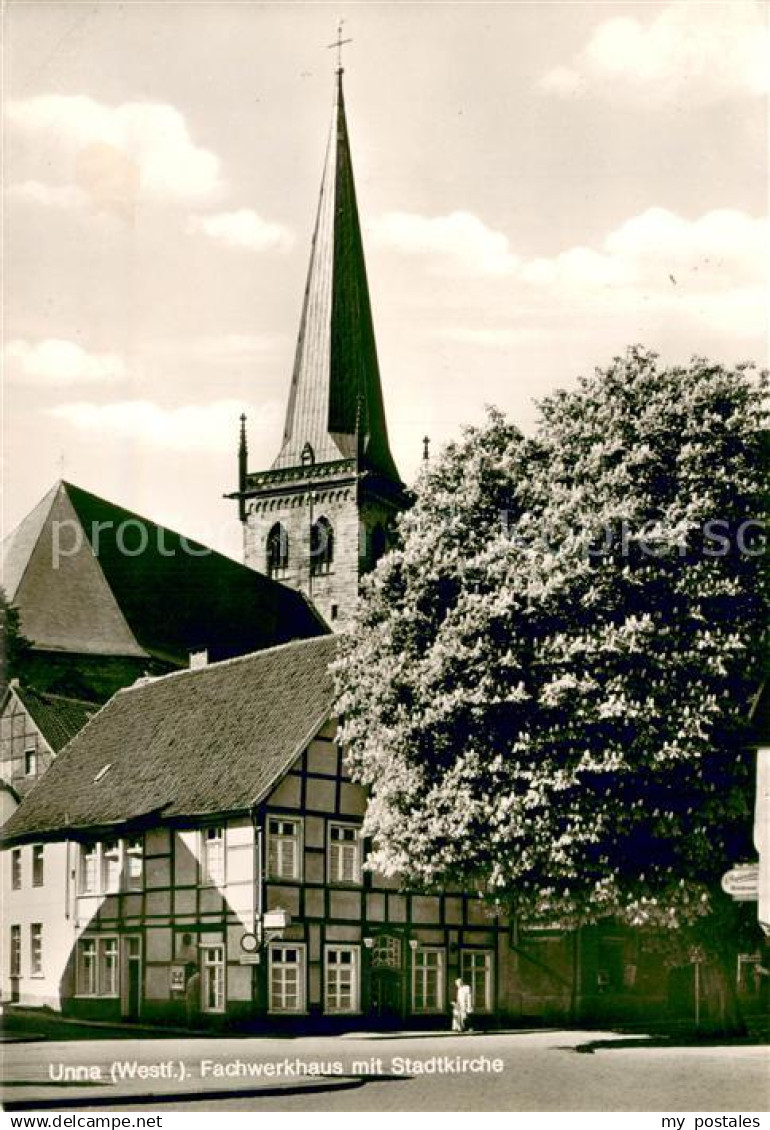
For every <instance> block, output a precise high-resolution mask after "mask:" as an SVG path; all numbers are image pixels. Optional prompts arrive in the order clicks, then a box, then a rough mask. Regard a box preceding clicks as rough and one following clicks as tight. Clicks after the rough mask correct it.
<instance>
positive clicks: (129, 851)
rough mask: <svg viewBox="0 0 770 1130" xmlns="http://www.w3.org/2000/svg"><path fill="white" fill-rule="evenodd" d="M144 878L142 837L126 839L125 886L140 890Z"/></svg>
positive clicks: (132, 889) (129, 888) (131, 889)
mask: <svg viewBox="0 0 770 1130" xmlns="http://www.w3.org/2000/svg"><path fill="white" fill-rule="evenodd" d="M143 880H144V844H143V842H142V837H141V836H139V837H137V838H136V839H133V840H126V887H127V889H128V890H129V891H141V889H142V883H143Z"/></svg>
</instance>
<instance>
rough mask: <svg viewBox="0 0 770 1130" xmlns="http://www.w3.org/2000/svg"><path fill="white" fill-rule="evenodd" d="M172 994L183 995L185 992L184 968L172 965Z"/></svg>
mask: <svg viewBox="0 0 770 1130" xmlns="http://www.w3.org/2000/svg"><path fill="white" fill-rule="evenodd" d="M171 992H172V993H183V992H184V966H183V965H172V966H171Z"/></svg>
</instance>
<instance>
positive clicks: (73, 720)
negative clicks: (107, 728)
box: [13, 686, 99, 753]
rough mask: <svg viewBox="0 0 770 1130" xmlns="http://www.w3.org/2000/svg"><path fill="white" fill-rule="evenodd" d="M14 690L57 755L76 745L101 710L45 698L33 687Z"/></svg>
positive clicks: (60, 697)
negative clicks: (81, 734) (70, 743)
mask: <svg viewBox="0 0 770 1130" xmlns="http://www.w3.org/2000/svg"><path fill="white" fill-rule="evenodd" d="M13 690H14V692H15V693H16V696H17V698H18V699H19V702H20V703H21V704H22V706H23V707H24V709H25V710H26V711H27V713H28V714H29V716H30V718H31V719H32V721H33V722H34V723H35V725H36V726H37V728H38V729H39V730H40V733H41V734H42V735H43V737H44V738H45V740H46V741H47V742H48V744H49V746H50V747H51V749H52V750H53V751H54V753H58V752H59V750H61V749H63V748H64V746H65V745H66V744H67V742H69V741H72V739H73V738H74V737H75V734H77V733H79V732H80V730H82V729H83V727H84V726H85V724H86V722H87V721H88V719H89V718H90V717H91V716H92V715H94V714H95V713H96V711H97V710H98V709H99V707H98V706H97V705H96V704H95V703H93V702H83V701H82V700H81V699H78V698H65V696H64V695H59V694H47V693H46V694H43V693H40V692H38V691H35V690H32V689H30V688H29V687H20V686H14V687H13Z"/></svg>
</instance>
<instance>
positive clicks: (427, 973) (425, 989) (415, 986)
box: [412, 946, 444, 1012]
mask: <svg viewBox="0 0 770 1130" xmlns="http://www.w3.org/2000/svg"><path fill="white" fill-rule="evenodd" d="M412 1006H413V1008H414V1011H415V1012H443V1011H444V951H443V949H433V948H430V947H428V946H425V947H423V948H422V949H418V950H415V953H414V962H413V965H412Z"/></svg>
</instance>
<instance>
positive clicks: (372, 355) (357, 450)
mask: <svg viewBox="0 0 770 1130" xmlns="http://www.w3.org/2000/svg"><path fill="white" fill-rule="evenodd" d="M306 443H309V444H310V445H311V447H312V448H313V452H314V456H315V461H316V462H318V463H322V462H333V461H335V460H338V459H356V458H357V459H359V460H360V461H361V462H362V464H363V465H364V466H367V467H369V468H371V469H372V470H374V471H377V472H379V473H380V474H382V475H385V476H387V477H388V478H390V479H393V480H395V481H396V482H399V476H398V472H397V470H396V467H395V464H394V462H393V457H392V455H391V453H390V446H389V443H388V432H387V426H386V423H385V409H384V406H383V399H382V387H381V384H380V372H379V366H378V362H377V347H376V344H375V338H374V326H373V323H372V311H371V304H370V300H369V286H368V283H367V278H366V263H365V260H364V249H363V243H362V239H361V226H360V223H359V218H358V206H357V203H356V190H355V183H354V180H353V165H352V162H351V158H350V144H349V140H348V127H347V120H346V117H345V101H344V97H343V92H342V70H341V69H339V70H338V72H337V86H336V100H335V105H334V115H333V120H332V127H331V133H330V135H329V142H328V146H327V151H326V161H325V165H324V173H323V180H322V184H321V197H320V201H319V205H318V214H317V218H316V224H315V231H314V234H313V243H312V249H311V255H310V266H309V269H308V276H307V284H306V288H305V298H304V303H303V307H302V318H301V321H300V330H299V338H298V342H297V352H296V356H295V361H294V371H293V375H292V383H291V390H290V394H289V405H288V409H287V413H286V425H285V428H284V435H283V445H282V447H281V451H280V453H279V455H278V458H277V459H276V461H275V467H276V468H280V467H296V466H299V465H300V464H301V463H303V462H304V460H303V458H302V452H303V448H304V447H305V444H306Z"/></svg>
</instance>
